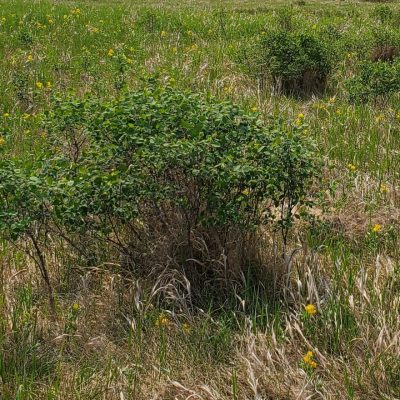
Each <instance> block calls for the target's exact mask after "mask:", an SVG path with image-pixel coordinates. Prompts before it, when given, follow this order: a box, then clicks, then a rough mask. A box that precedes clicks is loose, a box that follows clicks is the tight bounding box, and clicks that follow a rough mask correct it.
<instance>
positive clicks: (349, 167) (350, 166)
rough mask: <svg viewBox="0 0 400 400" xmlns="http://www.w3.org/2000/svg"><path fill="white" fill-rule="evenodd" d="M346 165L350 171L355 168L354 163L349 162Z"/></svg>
mask: <svg viewBox="0 0 400 400" xmlns="http://www.w3.org/2000/svg"><path fill="white" fill-rule="evenodd" d="M347 167H348V169H349V170H350V171H355V170H356V169H357V167H356V166H355V165H354V164H351V163H349V164H347Z"/></svg>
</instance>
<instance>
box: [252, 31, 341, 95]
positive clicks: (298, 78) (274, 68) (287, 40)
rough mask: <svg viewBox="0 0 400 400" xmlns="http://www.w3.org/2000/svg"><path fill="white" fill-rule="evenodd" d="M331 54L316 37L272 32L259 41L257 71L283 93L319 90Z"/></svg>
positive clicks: (326, 74)
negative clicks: (258, 65) (269, 79)
mask: <svg viewBox="0 0 400 400" xmlns="http://www.w3.org/2000/svg"><path fill="white" fill-rule="evenodd" d="M332 53H333V51H332V49H331V48H329V47H328V46H327V45H326V43H325V42H324V41H323V40H322V39H321V38H320V37H318V36H317V35H316V34H311V33H307V32H301V33H297V32H292V31H287V30H279V31H272V32H269V33H267V34H266V35H265V36H264V38H263V39H262V40H261V58H262V59H261V60H260V65H261V68H262V71H261V72H262V73H264V74H267V75H269V76H270V77H271V78H272V81H273V84H274V86H275V88H276V89H278V90H280V91H283V92H284V93H290V94H304V93H312V92H319V91H323V90H324V88H325V85H326V79H327V77H328V75H329V73H330V72H331V70H332V62H333V57H332Z"/></svg>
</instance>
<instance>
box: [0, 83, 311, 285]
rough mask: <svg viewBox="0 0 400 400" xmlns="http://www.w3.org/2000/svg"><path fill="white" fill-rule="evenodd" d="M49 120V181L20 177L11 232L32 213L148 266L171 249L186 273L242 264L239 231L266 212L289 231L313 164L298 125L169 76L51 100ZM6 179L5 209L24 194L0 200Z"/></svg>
mask: <svg viewBox="0 0 400 400" xmlns="http://www.w3.org/2000/svg"><path fill="white" fill-rule="evenodd" d="M46 126H47V131H48V146H49V147H48V149H47V150H48V157H47V158H45V160H44V161H43V162H42V163H41V166H40V168H38V171H37V175H38V176H40V182H45V184H46V185H44V184H41V185H40V188H42V189H43V188H44V187H45V190H44V191H40V193H39V194H38V195H37V196H36V194H35V193H36V189H35V187H30V186H28V187H27V188H26V189H27V192H28V195H27V196H28V200H29V201H31V198H30V197H29V196H31V195H32V196H33V200H32V202H33V205H32V206H29V205H28V204H27V206H26V212H27V213H28V219H27V220H26V221H25V219H24V218H25V216H24V215H23V214H16V213H14V214H13V215H14V216H15V218H16V220H17V223H21V222H20V221H19V218H21V221H25V222H23V229H20V230H19V231H17V232H16V233H17V234H21V233H25V232H29V231H30V229H32V226H34V224H36V223H39V221H40V223H41V224H42V225H46V226H47V227H48V228H47V229H49V230H52V231H53V232H58V234H59V235H60V236H61V237H63V238H65V240H66V241H67V242H68V243H69V244H71V245H72V248H73V249H74V250H75V251H79V252H81V251H82V240H85V241H86V242H87V241H88V239H90V241H93V242H96V243H103V244H106V245H107V246H111V248H113V249H114V250H115V251H116V253H113V254H119V255H120V257H122V258H123V260H124V263H125V266H126V267H129V268H130V269H131V268H134V269H135V271H138V269H139V268H141V269H142V271H143V272H145V273H146V274H147V273H148V267H149V266H153V267H154V265H157V264H161V263H165V262H166V260H168V259H173V260H175V262H177V263H178V265H182V266H183V267H185V268H186V269H188V268H189V267H191V268H189V270H187V272H188V273H189V272H190V271H191V272H190V273H192V276H193V274H194V272H193V271H194V270H196V268H195V266H196V265H199V264H198V263H200V265H201V266H202V268H201V273H200V275H201V276H203V275H202V274H204V273H206V274H208V275H209V277H210V279H211V278H213V277H214V278H215V276H217V275H218V274H219V273H221V269H223V270H224V271H225V274H226V268H228V269H230V272H231V273H232V274H233V275H235V274H236V273H239V272H240V268H241V267H242V266H243V265H242V261H243V260H244V258H243V257H245V255H244V254H243V252H244V250H245V249H244V247H245V243H246V240H249V239H250V237H251V236H252V235H254V232H255V230H256V228H258V227H259V226H261V225H264V224H268V223H270V222H271V221H273V220H274V219H275V220H276V222H277V224H278V225H279V226H280V228H281V229H282V232H283V233H284V234H286V233H287V231H288V230H289V228H290V226H291V224H292V222H293V218H294V217H295V212H294V209H295V207H297V206H299V205H301V204H308V203H307V190H308V188H309V184H310V182H311V180H312V178H313V176H314V174H315V172H316V162H315V157H314V153H313V149H312V144H311V143H310V141H309V139H307V137H306V136H305V135H304V134H303V131H304V129H303V127H302V126H301V125H295V126H291V125H290V124H288V123H287V122H284V121H271V122H270V124H268V125H265V124H263V123H262V122H261V121H260V120H259V119H258V117H257V116H256V115H247V114H245V113H244V112H243V111H242V110H241V109H240V108H238V107H237V106H235V105H233V104H231V103H219V102H216V101H215V100H213V99H211V100H205V99H204V98H202V97H201V96H199V95H196V94H193V93H190V92H181V91H178V90H175V89H172V88H170V87H166V88H162V87H158V86H156V85H150V86H148V87H145V88H144V89H143V90H140V91H137V92H133V93H128V94H126V95H124V96H122V97H120V98H118V99H114V100H112V101H109V102H104V101H102V100H99V99H87V100H77V99H66V100H59V101H58V103H57V104H56V105H55V106H54V107H53V108H52V111H51V113H50V114H49V115H48V117H47V123H46ZM12 179H14V178H12V177H10V176H9V175H5V176H4V182H7V181H10V180H11V181H12ZM21 179H23V178H21ZM37 179H39V178H37ZM3 185H6V183H3ZM22 187H24V186H22ZM7 190H8V189H7V188H6V187H5V186H4V191H3V193H0V195H2V196H3V199H4V200H3V207H4V208H5V209H6V210H7V209H10V210H12V209H13V207H14V205H12V204H11V206H10V207H11V208H10V207H8V203H15V202H17V204H19V203H18V202H23V201H25V200H24V199H25V197H24V196H26V195H25V194H24V193H22V194H21V196H22V198H21V199H19V196H20V194H19V192H17V194H18V196H17V197H16V198H15V199H6V197H7V194H6V193H7ZM31 190H32V193H31ZM36 199H38V200H36ZM36 201H37V204H36ZM21 204H22V203H21ZM44 205H45V206H44ZM36 209H37V210H42V209H45V210H46V212H47V213H49V215H47V214H46V218H45V219H44V218H42V215H41V214H36V213H35V212H34V210H36ZM0 217H1V218H4V216H3V215H0ZM6 225H7V222H6V220H5V219H4V220H3V221H2V224H1V225H0V227H2V228H3V233H4V230H5V227H6ZM85 247H86V246H85ZM238 249H239V250H240V251H239V250H238ZM110 254H111V253H110ZM222 259H223V260H224V263H225V264H224V265H223V267H221V265H222V264H221V260H222ZM194 260H196V261H194ZM236 268H238V269H236ZM203 278H204V276H203ZM198 279H199V280H200V276H199V277H198ZM201 282H202V283H204V280H203V281H201Z"/></svg>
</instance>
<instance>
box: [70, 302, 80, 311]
mask: <svg viewBox="0 0 400 400" xmlns="http://www.w3.org/2000/svg"><path fill="white" fill-rule="evenodd" d="M72 310H73V311H75V312H77V311H78V310H79V304H78V303H74V304H73V305H72Z"/></svg>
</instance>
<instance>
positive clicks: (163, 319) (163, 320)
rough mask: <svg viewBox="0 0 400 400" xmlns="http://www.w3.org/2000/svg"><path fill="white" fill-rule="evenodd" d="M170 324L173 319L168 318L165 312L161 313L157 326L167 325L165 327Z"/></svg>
mask: <svg viewBox="0 0 400 400" xmlns="http://www.w3.org/2000/svg"><path fill="white" fill-rule="evenodd" d="M170 324H171V321H170V320H169V318H168V317H167V316H166V315H165V314H163V313H161V314H160V315H159V317H158V318H157V321H156V326H159V327H163V326H165V327H167V326H169V325H170Z"/></svg>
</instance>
